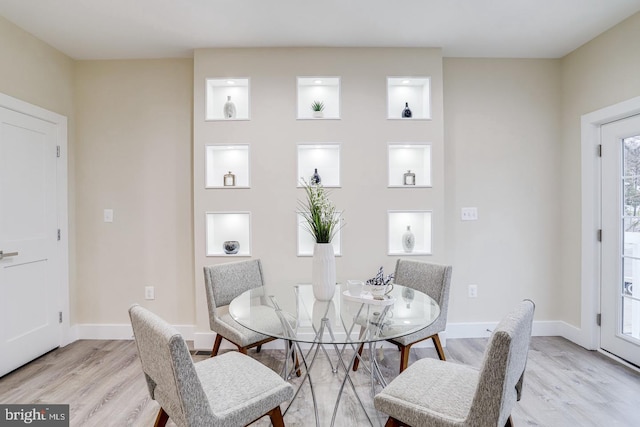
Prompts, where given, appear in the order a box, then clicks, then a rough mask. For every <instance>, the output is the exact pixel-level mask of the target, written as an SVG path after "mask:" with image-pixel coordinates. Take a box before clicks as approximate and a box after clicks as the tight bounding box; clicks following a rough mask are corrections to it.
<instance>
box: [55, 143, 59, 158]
mask: <svg viewBox="0 0 640 427" xmlns="http://www.w3.org/2000/svg"><path fill="white" fill-rule="evenodd" d="M56 157H60V146H59V145H56Z"/></svg>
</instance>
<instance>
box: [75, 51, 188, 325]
mask: <svg viewBox="0 0 640 427" xmlns="http://www.w3.org/2000/svg"><path fill="white" fill-rule="evenodd" d="M192 82H193V65H192V61H191V60H190V59H166V60H139V61H138V60H132V61H80V62H78V63H77V65H76V80H75V87H76V98H75V102H76V106H77V110H78V114H77V123H78V125H77V138H78V147H77V164H78V171H77V184H76V200H77V212H78V215H77V230H78V233H77V246H78V253H77V280H78V301H79V302H78V305H77V307H76V310H77V313H78V314H77V322H78V323H106V324H109V323H128V321H129V320H128V317H127V309H128V307H129V305H130V304H131V303H133V302H139V303H141V304H142V305H144V306H146V307H148V308H150V309H151V310H153V311H155V312H157V313H158V314H159V315H161V316H162V317H164V318H166V319H167V320H168V321H169V322H171V323H173V324H193V322H194V312H193V307H194V302H193V243H192V241H193V229H192V226H191V220H192V211H191V209H192V208H191V207H192V197H191V188H192V185H191V139H192V135H191V134H192V132H191V111H192V105H193V100H192V93H193V86H192ZM106 208H109V209H113V210H114V222H113V223H105V222H103V210H104V209H106ZM145 286H155V293H156V299H155V300H154V301H144V300H143V297H144V287H145Z"/></svg>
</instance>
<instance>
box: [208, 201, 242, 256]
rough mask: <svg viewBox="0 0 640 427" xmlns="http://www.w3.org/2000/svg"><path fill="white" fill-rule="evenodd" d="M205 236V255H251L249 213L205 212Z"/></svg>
mask: <svg viewBox="0 0 640 427" xmlns="http://www.w3.org/2000/svg"><path fill="white" fill-rule="evenodd" d="M206 236H207V237H206V248H207V256H251V213H250V212H207V213H206ZM235 242H237V245H236V243H235ZM236 246H237V252H236V251H235V247H236Z"/></svg>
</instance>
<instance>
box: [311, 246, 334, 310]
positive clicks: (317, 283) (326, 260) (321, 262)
mask: <svg viewBox="0 0 640 427" xmlns="http://www.w3.org/2000/svg"><path fill="white" fill-rule="evenodd" d="M311 284H312V286H313V296H314V297H316V299H317V300H320V301H329V300H330V299H331V298H333V294H334V293H335V291H336V257H335V255H334V253H333V245H332V244H331V243H316V244H315V246H314V247H313V263H312V265H311Z"/></svg>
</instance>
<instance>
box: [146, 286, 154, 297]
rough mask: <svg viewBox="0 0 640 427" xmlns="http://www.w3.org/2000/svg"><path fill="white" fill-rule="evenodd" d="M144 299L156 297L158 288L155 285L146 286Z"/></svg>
mask: <svg viewBox="0 0 640 427" xmlns="http://www.w3.org/2000/svg"><path fill="white" fill-rule="evenodd" d="M144 299H156V290H155V288H154V287H153V286H145V287H144Z"/></svg>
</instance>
